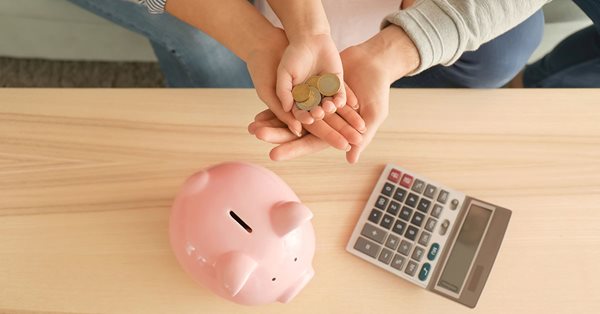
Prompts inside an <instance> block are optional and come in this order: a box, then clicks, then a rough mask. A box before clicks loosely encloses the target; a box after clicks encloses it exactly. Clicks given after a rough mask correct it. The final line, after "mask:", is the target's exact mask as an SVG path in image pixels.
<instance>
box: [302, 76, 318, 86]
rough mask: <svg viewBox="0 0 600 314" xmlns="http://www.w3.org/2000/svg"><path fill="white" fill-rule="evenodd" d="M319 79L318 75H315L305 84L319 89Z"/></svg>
mask: <svg viewBox="0 0 600 314" xmlns="http://www.w3.org/2000/svg"><path fill="white" fill-rule="evenodd" d="M319 77H320V76H318V75H313V76H311V77H309V78H308V80H306V82H304V84H308V85H310V86H312V87H314V88H318V87H317V81H319Z"/></svg>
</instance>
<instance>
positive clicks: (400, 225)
mask: <svg viewBox="0 0 600 314" xmlns="http://www.w3.org/2000/svg"><path fill="white" fill-rule="evenodd" d="M404 229H406V223H404V222H402V221H400V220H396V222H395V223H394V227H393V228H392V231H394V232H395V233H397V234H399V235H402V233H403V232H404Z"/></svg>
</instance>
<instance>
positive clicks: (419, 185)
mask: <svg viewBox="0 0 600 314" xmlns="http://www.w3.org/2000/svg"><path fill="white" fill-rule="evenodd" d="M412 190H413V191H415V192H417V193H419V194H420V193H423V190H425V182H423V181H421V180H419V179H415V183H414V184H413V186H412Z"/></svg>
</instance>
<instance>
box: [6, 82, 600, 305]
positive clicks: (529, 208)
mask: <svg viewBox="0 0 600 314" xmlns="http://www.w3.org/2000/svg"><path fill="white" fill-rule="evenodd" d="M262 108H263V105H262V104H261V103H260V102H259V100H258V99H257V98H256V96H255V93H254V91H253V90H226V89H221V90H127V89H125V90H104V89H94V90H85V89H84V90H69V89H33V90H32V89H2V90H0V312H1V313H220V312H223V313H234V312H235V313H391V312H393V313H597V311H598V308H600V269H599V268H600V252H599V251H600V90H519V91H513V90H394V91H393V92H392V97H391V111H390V116H389V118H388V119H387V121H386V123H385V124H384V125H383V126H382V128H381V129H380V131H379V132H378V134H377V137H376V138H375V140H374V141H373V143H372V144H371V145H370V146H369V148H368V149H367V151H366V152H365V154H364V155H363V157H362V159H361V161H360V162H359V163H358V164H357V165H348V164H346V163H345V161H344V154H343V153H342V152H340V151H334V150H333V149H329V150H326V151H323V152H320V153H317V154H314V155H311V156H307V157H303V158H300V159H297V160H294V161H288V162H272V161H270V160H269V159H268V155H267V154H268V151H269V149H270V148H271V145H269V144H266V143H262V142H260V141H258V140H256V139H255V138H254V137H253V136H250V135H248V133H247V131H246V126H247V124H248V123H249V122H250V121H251V119H252V117H253V116H254V114H256V113H257V112H258V111H260V110H262ZM229 160H245V161H249V162H254V163H257V164H260V165H262V166H265V167H267V168H269V169H271V170H273V171H275V172H276V173H277V174H279V175H280V176H281V177H282V178H283V179H284V180H285V181H286V182H287V183H289V185H290V186H291V187H292V188H293V189H294V190H295V191H296V192H297V194H298V195H299V197H300V198H301V199H302V200H303V202H304V203H305V204H307V205H308V206H309V207H310V208H311V209H312V210H313V211H314V213H315V218H314V220H313V223H314V226H315V229H316V235H317V249H316V255H315V259H314V268H315V271H316V276H315V278H314V279H313V280H312V281H311V282H310V283H309V285H308V286H307V287H306V288H305V290H304V291H302V292H301V293H300V295H299V296H298V297H297V298H296V299H294V300H293V301H292V302H291V303H290V304H287V305H282V304H273V305H267V306H262V307H244V306H239V305H236V304H233V303H230V302H228V301H225V300H222V299H220V298H218V297H216V296H215V295H213V294H212V293H211V292H210V291H209V290H207V289H206V288H203V287H201V286H198V285H196V284H194V283H193V282H192V280H191V279H190V278H189V277H187V276H186V275H185V274H184V273H183V271H182V270H181V268H180V267H179V266H178V265H177V262H176V260H175V258H174V256H173V254H172V253H171V251H170V247H169V244H168V234H167V223H168V214H169V207H170V204H171V201H172V199H173V197H174V195H175V193H176V192H177V189H178V188H179V186H180V184H181V183H182V182H183V180H184V179H185V178H186V177H187V176H188V175H190V174H191V173H193V172H194V171H196V170H198V169H201V168H203V167H206V166H208V165H211V164H215V163H218V162H222V161H229ZM388 162H394V163H397V164H399V165H401V166H403V167H405V168H408V169H411V170H412V171H414V172H416V173H420V174H422V175H424V176H427V177H429V178H431V179H433V180H436V181H438V182H442V183H445V184H447V185H448V186H449V187H452V188H455V189H457V190H460V191H463V192H465V193H467V194H468V195H472V196H474V197H478V198H481V199H484V200H487V201H489V202H492V203H496V204H499V205H502V206H505V207H507V208H510V209H512V210H513V216H512V220H511V223H510V225H509V229H508V232H507V234H506V238H505V241H504V243H503V246H502V248H501V250H500V253H499V255H498V258H497V260H496V264H495V265H494V269H493V270H492V273H491V275H490V277H489V279H488V282H487V285H486V288H485V290H484V292H483V295H482V297H481V299H480V301H479V304H478V306H477V308H476V309H475V310H469V309H468V308H466V307H463V306H461V305H459V304H457V303H453V302H451V301H449V300H446V299H444V298H442V297H439V296H437V295H434V294H432V293H429V292H427V291H425V290H423V289H421V288H418V287H417V286H414V285H412V284H410V283H408V282H406V281H404V280H402V279H400V278H397V277H395V276H393V275H391V274H389V273H387V272H385V271H383V270H381V269H379V268H377V267H374V266H371V265H370V264H367V263H366V262H364V261H362V260H360V259H358V258H356V257H353V256H352V255H350V254H349V253H347V252H346V251H345V250H344V246H345V244H346V242H347V240H348V238H349V236H350V233H351V231H352V228H353V226H354V224H355V223H356V220H357V218H358V216H359V214H360V211H361V210H362V208H363V206H364V203H365V201H366V199H367V197H368V196H369V193H370V192H371V189H372V187H373V185H374V183H375V181H376V179H377V177H378V176H379V173H380V171H381V170H382V168H383V166H384V164H386V163H388Z"/></svg>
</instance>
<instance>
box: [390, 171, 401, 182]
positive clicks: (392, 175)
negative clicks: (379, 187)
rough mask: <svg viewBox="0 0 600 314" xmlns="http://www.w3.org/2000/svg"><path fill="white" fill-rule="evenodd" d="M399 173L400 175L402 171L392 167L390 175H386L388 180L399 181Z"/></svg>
mask: <svg viewBox="0 0 600 314" xmlns="http://www.w3.org/2000/svg"><path fill="white" fill-rule="evenodd" d="M401 175H402V172H400V171H398V170H396V169H392V171H390V175H389V176H388V180H390V181H392V182H394V183H398V181H400V176H401Z"/></svg>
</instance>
